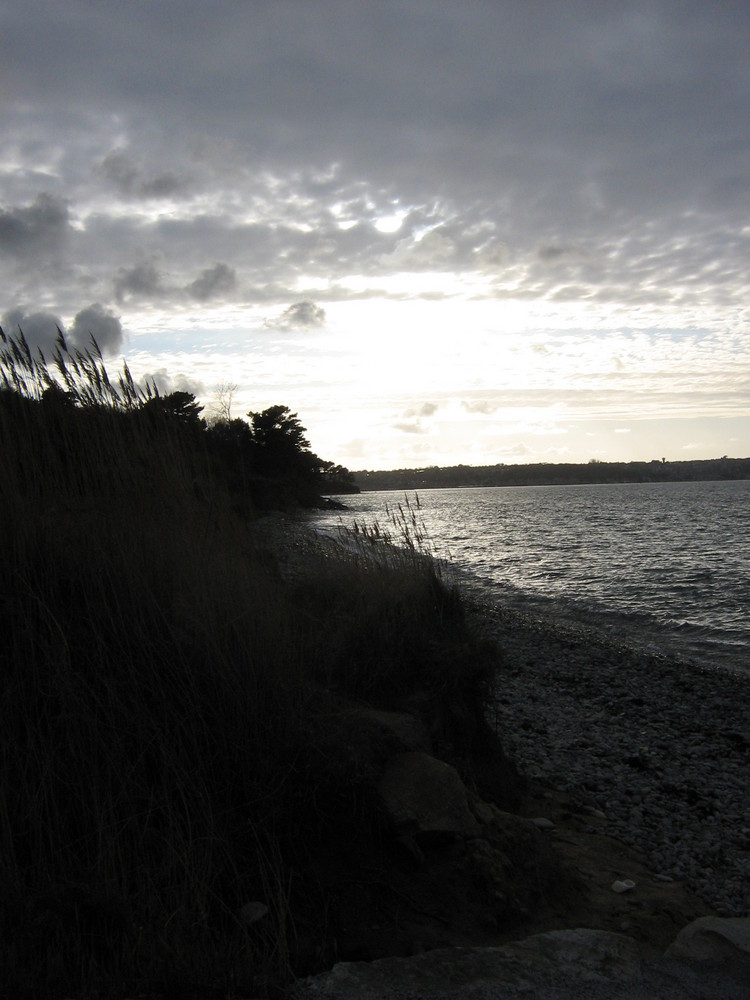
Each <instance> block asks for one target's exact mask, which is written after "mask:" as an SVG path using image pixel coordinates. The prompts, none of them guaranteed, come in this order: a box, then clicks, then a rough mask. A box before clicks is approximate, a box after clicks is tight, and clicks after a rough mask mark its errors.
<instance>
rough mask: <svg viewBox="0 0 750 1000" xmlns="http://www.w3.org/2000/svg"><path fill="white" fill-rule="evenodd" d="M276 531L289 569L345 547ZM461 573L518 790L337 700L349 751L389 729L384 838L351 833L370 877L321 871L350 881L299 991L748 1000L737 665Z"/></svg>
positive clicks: (743, 753)
mask: <svg viewBox="0 0 750 1000" xmlns="http://www.w3.org/2000/svg"><path fill="white" fill-rule="evenodd" d="M267 527H268V526H266V530H267ZM278 527H279V532H278V535H277V536H276V537H275V538H274V539H273V542H272V545H271V547H272V548H273V551H274V556H275V559H276V563H277V565H278V566H279V568H280V570H281V572H282V574H283V575H285V576H287V577H291V578H296V577H298V576H300V575H302V576H304V575H305V574H306V573H308V572H312V573H315V572H316V571H319V569H320V565H321V562H320V561H321V559H323V560H325V559H328V558H331V559H336V558H338V557H339V555H340V546H339V545H338V544H337V541H336V540H335V539H332V538H325V537H324V538H320V537H319V536H315V535H314V534H311V533H310V532H309V530H304V529H303V530H299V525H294V524H293V523H286V524H285V523H281V524H280V525H278ZM266 541H267V542H271V535H270V534H268V533H267V534H266ZM460 587H461V590H462V592H463V593H464V596H465V598H466V601H465V604H466V608H467V612H468V614H469V616H470V617H471V619H472V621H473V624H475V625H476V629H477V630H478V631H479V632H480V633H481V634H483V636H484V637H485V638H486V639H487V640H489V641H490V642H491V643H492V644H493V645H494V646H495V647H496V650H497V652H498V654H499V655H498V668H497V675H496V688H495V698H494V702H493V708H492V718H491V719H490V720H489V721H490V722H491V723H492V725H493V727H494V729H495V730H496V731H497V733H498V734H499V736H500V741H501V744H502V747H503V750H504V751H505V754H507V756H508V757H510V759H511V760H513V761H514V762H515V764H516V765H517V767H518V768H519V770H520V771H521V773H522V775H524V776H525V778H526V782H527V783H526V788H525V791H524V793H523V795H522V797H521V800H520V803H519V805H518V807H516V806H514V805H505V806H501V807H500V809H498V808H497V807H496V806H495V805H490V804H488V801H483V800H482V794H481V790H480V789H478V788H477V787H475V786H474V785H473V784H472V782H471V780H467V784H466V785H464V783H463V781H462V780H461V779H460V777H459V775H458V774H457V773H456V772H455V771H454V769H453V768H452V767H449V766H447V765H446V764H445V763H444V758H443V759H442V760H441V759H440V753H439V751H438V752H436V748H435V747H432V746H431V745H430V738H429V736H428V734H427V733H426V732H425V731H424V730H422V729H420V726H419V724H418V722H417V719H416V716H415V715H412V714H411V713H412V709H411V708H410V707H409V706H408V705H403V706H394V710H393V711H392V712H375V711H374V710H372V709H370V708H368V707H367V706H357V705H351V706H345V708H344V711H345V714H346V716H347V718H348V717H351V718H350V721H351V726H350V729H351V731H352V736H351V737H350V736H347V740H348V741H349V743H351V744H352V745H353V746H355V745H356V747H358V748H359V749H358V751H357V752H362V749H363V748H364V747H365V746H369V745H370V744H368V740H370V741H371V743H372V746H375V745H382V741H383V736H384V734H385V733H386V732H387V742H388V745H389V746H390V747H391V749H390V751H389V754H390V756H388V757H387V759H386V760H385V761H384V763H382V764H381V765H379V766H378V767H377V768H375V771H374V775H373V777H374V781H375V784H374V786H373V792H374V793H375V798H376V799H377V800H378V801H379V802H380V811H381V815H382V820H383V821H384V823H385V828H386V829H391V831H392V833H391V836H392V837H393V838H395V839H393V840H392V841H391V847H390V848H387V850H388V851H395V853H393V854H392V856H391V855H389V857H390V858H391V860H387V859H386V856H385V855H379V856H378V857H377V859H376V858H375V856H374V855H373V854H372V845H368V844H365V843H362V844H358V845H356V848H357V856H358V859H359V860H358V862H356V865H355V869H356V871H357V872H359V871H360V870H361V871H364V870H365V869H366V868H367V864H366V862H368V863H369V862H371V863H372V864H371V865H370V867H371V868H372V871H373V872H374V871H375V868H377V870H378V875H377V879H374V876H373V877H370V878H368V880H365V879H364V878H363V876H362V875H361V874H357V875H356V877H354V878H353V877H352V872H343V870H342V872H338V871H336V872H333V875H334V876H335V878H334V877H331V879H330V883H331V885H335V886H343V885H344V884H346V885H347V886H349V887H350V888H351V892H350V896H351V898H348V897H347V898H346V899H344V898H343V896H342V898H341V899H339V898H338V897H339V896H341V890H340V889H337V890H336V892H335V893H334V897H335V898H334V897H332V900H333V905H334V906H336V907H338V908H341V907H342V906H343V907H344V910H345V911H346V920H345V921H344V922H345V923H346V925H347V927H346V941H344V940H343V938H341V939H340V941H339V945H340V948H339V958H338V961H335V964H334V965H333V968H332V969H331V971H330V973H322V974H318V975H317V976H313V977H311V978H310V979H308V980H306V981H305V982H304V983H300V984H299V985H300V987H301V994H300V995H304V996H316V997H321V998H322V997H325V998H334V997H336V998H344V997H346V998H348V1000H352V998H354V997H357V998H360V997H361V998H365V997H371V996H372V997H375V996H377V997H379V998H383V997H386V996H387V997H394V998H396V997H398V998H399V1000H403V998H405V997H409V998H410V1000H411V998H416V997H419V998H425V997H433V996H434V997H440V998H441V1000H442V998H443V997H448V996H451V997H459V996H460V997H466V998H468V997H476V998H479V997H490V996H496V995H507V996H509V997H511V996H513V997H515V996H521V995H530V994H528V993H527V992H524V990H525V989H526V987H525V986H524V985H523V984H524V983H525V984H526V986H528V987H529V989H531V988H532V987H533V990H536V992H535V994H534V995H537V996H544V997H553V996H554V997H559V998H563V997H564V998H566V1000H567V998H569V997H579V996H583V995H591V996H594V995H596V996H606V997H610V998H614V997H623V998H625V997H627V998H628V1000H630V998H634V997H638V998H639V1000H640V998H641V997H650V996H653V995H659V996H664V997H669V998H673V997H674V998H675V1000H676V998H677V997H680V998H685V997H690V998H693V997H699V996H700V997H704V998H706V997H711V998H714V997H716V998H718V997H722V998H725V997H729V996H731V997H737V998H740V997H744V996H746V995H747V994H746V992H745V986H746V983H747V981H748V980H747V975H748V974H750V966H748V962H749V961H750V959H749V958H748V954H750V938H749V935H750V920H748V919H747V914H748V911H749V910H750V796H749V795H748V783H747V780H746V771H747V764H748V757H749V755H750V731H749V729H748V719H747V704H748V697H747V696H748V694H749V693H750V678H748V677H745V676H743V675H741V674H739V673H738V674H736V675H729V674H726V673H722V672H719V671H718V670H708V669H700V668H699V667H697V666H695V665H691V664H687V663H681V662H678V661H675V660H670V659H668V658H667V657H665V656H663V655H660V654H658V653H657V652H655V651H654V650H653V649H648V648H645V649H635V648H633V647H632V645H628V644H626V643H625V642H619V641H618V639H617V638H616V637H612V635H603V634H599V633H597V632H595V631H594V630H591V629H587V628H585V627H579V626H577V625H574V624H572V623H570V622H564V621H544V620H540V619H539V618H535V617H533V616H531V615H528V614H525V613H523V612H521V611H519V610H518V609H517V608H516V609H513V608H510V607H508V606H507V604H505V603H502V602H495V601H493V600H492V593H491V592H490V591H488V590H487V589H486V588H484V587H482V586H480V585H472V584H471V582H468V583H467V581H466V580H461V582H460ZM373 727H374V728H373ZM376 729H377V730H378V731H379V732H380V735H377V734H375V730H376ZM369 730H373V736H372V737H369V736H367V733H368V731H369ZM355 732H356V734H357V738H356V740H355V739H354V736H353V734H354V733H355ZM373 739H374V742H372V740H373ZM368 752H369V751H368ZM478 792H479V793H480V794H477V793H478ZM503 808H509V809H510V810H511V812H503V811H502V809H503ZM386 847H387V844H386ZM368 851H369V852H370V853H368ZM368 859H369V861H368ZM330 860H331V862H334V861H335V864H334V867H335V866H336V865H338V864H339V863H340V860H341V859H338V856H337V859H333V858H332V859H330ZM376 861H377V864H375V862H376ZM353 863H354V862H353ZM363 865H364V866H365V868H362V866H363ZM355 869H353V871H354V870H355ZM368 870H369V869H368ZM376 887H377V892H376V891H375V890H376ZM383 888H385V889H387V891H388V893H390V894H391V895H394V894H395V896H394V898H395V897H397V899H398V905H397V906H396V907H395V909H394V907H393V906H391V905H390V903H389V901H388V900H389V899H390V897H386V896H384V895H383V893H382V891H381V890H382V889H383ZM342 912H343V911H342ZM376 913H377V914H379V916H375V914H376ZM698 918H700V919H698ZM706 921H708V923H706ZM711 921H714V922H715V923H711ZM342 930H343V928H342ZM686 936H687V937H686ZM676 941H677V942H678V943H679V942H680V941H685V942H686V944H685V945H684V946H683V945H679V946H678V945H676V944H675V942H676ZM696 942H697V943H696ZM728 942H729V943H728ZM680 947H681V948H682V951H680V950H679V949H680ZM675 948H677V949H678V950H677V951H675ZM702 950H705V951H706V955H707V956H708V957H709V962H708V965H706V964H701V962H699V966H700V968H699V967H698V966H696V965H695V964H694V963H695V961H696V959H701V958H702V957H704V956H702V955H701V951H702ZM355 956H356V957H355ZM360 956H361V957H360ZM381 956H388V957H381ZM623 956H624V957H623ZM363 959H364V960H363ZM561 977H562V978H561ZM566 977H567V979H566ZM568 980H569V982H568ZM584 980H585V982H586V984H588V986H590V987H591V990H593V991H594V992H591V991H590V992H589V993H586V991H585V990H582V983H583V981H584ZM589 980H590V982H589ZM519 984H520V985H519ZM522 987H523V988H522ZM500 988H502V989H504V990H505V992H503V993H502V994H498V993H497V990H498V989H500ZM587 988H588V987H587ZM514 990H515V991H516V992H514ZM519 991H520V992H519Z"/></svg>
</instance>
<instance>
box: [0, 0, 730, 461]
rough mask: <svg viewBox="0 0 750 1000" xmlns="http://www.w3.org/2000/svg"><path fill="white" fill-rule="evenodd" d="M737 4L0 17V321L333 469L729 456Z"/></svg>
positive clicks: (144, 2) (275, 7)
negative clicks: (277, 426) (268, 430)
mask: <svg viewBox="0 0 750 1000" xmlns="http://www.w3.org/2000/svg"><path fill="white" fill-rule="evenodd" d="M748 52H750V4H748V3H747V0H738V2H723V0H713V2H711V3H697V2H696V3H693V2H690V3H688V2H684V0H675V2H660V0H646V2H643V3H641V2H629V0H617V2H609V0H587V2H584V0H566V2H565V3H560V2H555V0H550V2H541V0H540V2H535V0H527V2H523V3H521V2H520V0H518V2H516V0H507V2H503V0H455V2H454V0H356V2H355V0H351V2H346V0H273V2H263V0H258V2H250V0H248V2H239V0H232V2H225V0H212V2H210V3H206V2H205V0H168V2H167V0H118V2H117V3H115V2H109V0H23V2H18V0H13V2H10V0H0V322H1V323H2V327H3V329H4V330H5V331H6V333H16V332H17V331H18V328H19V327H20V328H21V329H22V330H23V332H24V334H25V336H26V337H27V339H28V340H29V341H30V342H31V343H32V344H33V345H35V346H39V347H41V349H42V350H48V349H49V347H50V344H51V343H52V342H53V341H54V337H55V336H56V332H55V327H56V325H60V326H61V328H62V329H63V330H64V331H65V333H66V335H67V338H68V341H69V343H70V344H71V345H72V346H74V347H80V348H85V347H86V346H87V345H88V344H89V342H90V341H89V338H90V336H91V334H93V335H94V336H95V337H96V339H97V341H98V343H99V344H100V346H101V348H102V350H103V352H104V354H105V358H106V362H107V368H108V370H109V371H110V372H116V371H117V370H118V369H119V368H121V366H122V363H123V361H125V362H126V363H127V365H128V366H129V368H130V370H131V371H132V373H133V375H134V376H135V377H136V378H137V379H138V380H139V381H140V382H141V383H142V384H145V383H146V381H153V382H155V384H156V385H157V386H158V387H159V389H160V391H162V392H169V391H174V390H177V389H179V390H186V391H189V392H193V393H195V395H196V396H197V398H198V399H199V400H200V402H201V403H202V404H203V405H204V406H205V410H204V414H205V415H209V416H210V415H211V414H215V413H217V412H218V410H219V409H220V406H221V404H222V402H223V403H224V404H225V405H226V404H227V403H228V402H231V413H232V416H234V417H242V416H243V415H244V414H246V413H247V412H248V411H250V410H252V411H258V410H262V409H265V408H266V407H268V406H271V405H275V404H279V403H280V404H284V405H286V406H288V407H289V408H290V409H291V410H292V411H293V412H295V413H297V414H298V416H299V418H300V420H301V422H302V424H303V425H304V426H305V427H306V428H307V430H308V437H309V438H310V441H311V444H312V447H313V450H314V451H315V452H316V453H317V454H319V455H320V456H321V457H322V458H325V459H327V460H330V461H334V462H337V463H341V464H343V465H345V466H347V467H348V468H350V469H352V470H361V469H389V468H405V467H407V468H412V467H424V466H429V465H455V464H459V463H464V464H469V465H492V464H496V463H500V462H505V463H518V462H587V461H590V460H592V459H598V460H601V461H622V460H624V461H629V460H652V459H657V458H658V459H659V460H661V459H662V458H667V459H668V460H680V459H700V458H715V457H720V456H722V455H729V456H734V457H746V456H748V455H750V295H749V293H750V58H748Z"/></svg>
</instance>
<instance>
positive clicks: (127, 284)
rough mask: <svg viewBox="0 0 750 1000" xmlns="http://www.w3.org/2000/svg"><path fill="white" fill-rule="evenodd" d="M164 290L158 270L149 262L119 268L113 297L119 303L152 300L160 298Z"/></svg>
mask: <svg viewBox="0 0 750 1000" xmlns="http://www.w3.org/2000/svg"><path fill="white" fill-rule="evenodd" d="M164 290H165V289H164V284H163V282H162V277H161V275H160V273H159V270H158V268H157V266H156V264H155V263H154V261H151V260H149V261H142V262H141V263H140V264H135V265H134V266H133V267H128V268H120V270H119V272H118V274H117V277H116V278H115V296H116V298H117V301H118V302H120V303H121V302H123V301H124V300H125V299H128V298H135V299H146V300H153V299H156V298H159V297H161V295H162V294H163V293H164Z"/></svg>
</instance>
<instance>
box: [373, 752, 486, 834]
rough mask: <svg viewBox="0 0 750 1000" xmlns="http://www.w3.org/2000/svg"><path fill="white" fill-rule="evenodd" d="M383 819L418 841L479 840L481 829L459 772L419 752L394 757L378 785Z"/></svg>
mask: <svg viewBox="0 0 750 1000" xmlns="http://www.w3.org/2000/svg"><path fill="white" fill-rule="evenodd" d="M378 793H379V796H380V800H381V803H382V806H383V809H384V811H385V814H386V816H387V817H388V819H389V820H390V821H391V823H392V825H393V826H394V827H395V829H396V830H397V831H398V832H399V833H401V834H404V833H406V834H412V835H413V836H414V837H416V838H417V839H422V840H424V839H442V838H445V837H463V838H472V837H478V836H479V834H480V829H481V828H480V826H479V823H478V822H477V820H476V819H475V818H474V815H473V814H472V812H471V809H470V808H469V795H468V792H467V789H466V786H465V785H464V783H463V781H461V778H460V777H459V774H458V771H456V769H455V768H454V767H451V765H450V764H446V763H444V762H443V761H440V760H436V759H435V758H434V757H431V756H430V755H429V754H426V753H422V752H421V751H411V752H408V753H401V754H396V755H395V756H394V757H392V758H391V759H390V761H389V762H388V763H387V765H386V768H385V771H384V773H383V775H382V777H381V779H380V782H379V783H378Z"/></svg>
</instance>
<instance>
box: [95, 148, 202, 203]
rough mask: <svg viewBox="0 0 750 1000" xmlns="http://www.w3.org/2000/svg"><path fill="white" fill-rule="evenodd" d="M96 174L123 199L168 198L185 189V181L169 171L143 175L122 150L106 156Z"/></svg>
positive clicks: (140, 169)
mask: <svg viewBox="0 0 750 1000" xmlns="http://www.w3.org/2000/svg"><path fill="white" fill-rule="evenodd" d="M98 172H99V173H100V174H101V176H102V177H104V178H105V180H107V181H108V182H109V183H111V184H112V185H114V187H115V188H116V189H117V191H118V192H119V193H120V194H121V195H122V196H123V197H124V198H136V199H150V198H170V197H175V196H176V195H181V194H183V193H184V191H185V189H186V187H187V184H186V181H185V180H184V179H182V178H180V177H178V176H177V174H175V173H173V172H172V171H171V170H167V171H163V172H161V173H153V174H148V175H146V174H144V172H143V169H142V168H141V167H140V166H138V165H136V164H135V163H134V162H133V161H132V160H131V159H130V157H128V155H127V154H126V153H125V152H124V151H122V150H116V151H115V152H113V153H110V154H109V155H108V156H106V157H105V158H104V159H103V160H102V161H101V163H100V164H99V167H98Z"/></svg>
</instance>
